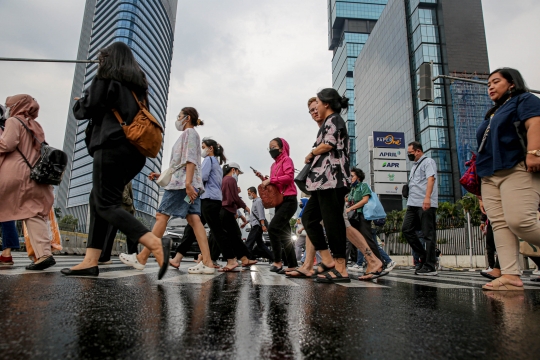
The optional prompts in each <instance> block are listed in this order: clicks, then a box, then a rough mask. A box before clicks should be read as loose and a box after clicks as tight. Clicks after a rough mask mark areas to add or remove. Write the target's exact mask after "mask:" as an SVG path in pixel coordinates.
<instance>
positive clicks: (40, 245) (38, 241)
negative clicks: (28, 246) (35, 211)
mask: <svg viewBox="0 0 540 360" xmlns="http://www.w3.org/2000/svg"><path fill="white" fill-rule="evenodd" d="M24 223H25V224H26V228H27V229H28V237H29V238H30V242H31V243H32V247H33V248H34V252H35V254H36V259H37V261H36V263H40V262H41V261H43V260H45V259H47V258H48V257H50V256H52V253H51V240H52V232H51V226H50V223H49V220H48V218H42V217H41V216H35V217H33V218H30V219H26V220H24Z"/></svg>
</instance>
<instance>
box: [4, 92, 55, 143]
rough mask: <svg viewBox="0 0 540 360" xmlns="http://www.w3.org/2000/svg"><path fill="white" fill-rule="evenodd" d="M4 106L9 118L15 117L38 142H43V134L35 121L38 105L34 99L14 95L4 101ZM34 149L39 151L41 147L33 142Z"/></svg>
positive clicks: (25, 95) (28, 96)
mask: <svg viewBox="0 0 540 360" xmlns="http://www.w3.org/2000/svg"><path fill="white" fill-rule="evenodd" d="M6 106H7V107H8V108H9V109H10V110H9V114H10V117H15V116H17V117H18V118H20V119H21V120H23V121H24V123H25V125H26V126H28V128H29V129H30V130H32V131H33V132H34V135H35V136H36V138H38V140H39V141H40V142H43V141H45V132H44V131H43V128H42V127H41V125H40V124H39V123H38V122H37V121H36V118H37V117H38V114H39V104H38V103H37V101H36V99H34V98H33V97H31V96H30V95H27V94H20V95H14V96H10V97H8V98H7V99H6ZM25 131H26V130H25ZM34 148H35V149H36V150H38V151H39V150H40V148H41V145H40V144H38V143H37V142H34Z"/></svg>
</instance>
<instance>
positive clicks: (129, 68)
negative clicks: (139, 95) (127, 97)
mask: <svg viewBox="0 0 540 360" xmlns="http://www.w3.org/2000/svg"><path fill="white" fill-rule="evenodd" d="M98 60H99V67H98V70H97V74H96V76H97V78H98V79H112V80H116V81H119V82H121V83H123V84H125V85H126V86H128V87H136V88H138V89H139V90H144V91H145V92H146V91H147V90H148V81H147V80H146V75H145V74H144V72H143V71H142V70H141V67H140V66H139V64H138V63H137V60H136V59H135V56H133V52H132V51H131V49H130V48H129V46H127V45H126V44H124V43H123V42H120V41H117V42H114V43H112V44H111V45H109V46H107V47H106V48H104V49H101V50H99V55H98Z"/></svg>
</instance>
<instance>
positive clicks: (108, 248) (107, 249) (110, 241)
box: [99, 213, 139, 262]
mask: <svg viewBox="0 0 540 360" xmlns="http://www.w3.org/2000/svg"><path fill="white" fill-rule="evenodd" d="M130 214H131V213H130ZM117 232H118V229H117V228H115V227H111V228H110V229H109V233H108V234H107V238H106V239H105V245H104V246H103V250H102V251H101V255H100V256H99V262H105V261H109V260H111V253H112V248H113V245H114V239H115V238H116V233H117ZM126 244H127V252H128V254H138V253H139V249H138V246H137V244H138V241H133V240H131V239H127V240H126Z"/></svg>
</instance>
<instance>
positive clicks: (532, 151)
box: [527, 150, 540, 156]
mask: <svg viewBox="0 0 540 360" xmlns="http://www.w3.org/2000/svg"><path fill="white" fill-rule="evenodd" d="M527 154H532V155H536V156H540V150H529V151H527Z"/></svg>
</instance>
